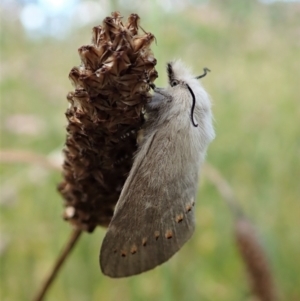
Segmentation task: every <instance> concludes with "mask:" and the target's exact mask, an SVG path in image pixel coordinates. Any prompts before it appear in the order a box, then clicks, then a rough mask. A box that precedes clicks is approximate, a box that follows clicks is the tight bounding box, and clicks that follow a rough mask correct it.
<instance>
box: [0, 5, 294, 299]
mask: <svg viewBox="0 0 300 301" xmlns="http://www.w3.org/2000/svg"><path fill="white" fill-rule="evenodd" d="M39 2H40V3H42V2H43V1H39ZM46 2H47V1H46ZM160 2H162V3H160ZM264 2H265V1H264ZM30 3H31V5H32V3H38V1H37V2H35V1H19V2H18V1H2V4H0V5H1V10H0V18H1V78H0V80H1V112H0V114H1V115H0V116H1V124H0V126H1V149H2V150H21V151H32V152H36V153H40V154H43V155H44V156H46V157H48V158H50V159H51V160H57V159H56V158H57V157H58V156H59V154H60V153H61V150H62V148H63V145H64V140H65V135H66V132H65V125H66V120H65V116H64V112H65V111H66V108H67V101H66V98H65V96H66V94H67V92H68V91H71V90H72V86H71V84H70V82H69V80H68V73H69V71H70V69H71V68H72V67H73V66H75V65H79V63H80V60H79V56H78V53H77V49H78V48H79V46H81V45H84V44H88V43H89V42H90V38H91V28H92V27H93V26H95V25H98V24H100V23H101V22H102V20H103V18H104V17H105V16H108V15H110V13H111V11H114V10H119V11H120V12H121V13H122V15H123V16H124V17H125V18H127V16H128V15H129V14H130V13H132V12H135V13H138V14H139V15H140V17H141V25H142V27H143V28H144V29H145V30H146V31H150V32H152V33H153V34H154V35H155V36H156V39H157V45H155V44H153V46H152V49H153V52H154V54H155V57H156V58H157V60H158V65H157V70H158V73H159V78H158V79H157V81H156V84H157V85H158V86H163V85H165V84H166V74H165V64H166V62H167V61H169V60H170V59H173V58H181V59H182V60H183V61H185V62H186V64H187V65H190V66H192V67H193V70H194V72H195V74H201V73H202V70H203V67H209V68H210V69H211V70H212V72H211V73H209V74H208V76H207V77H205V78H204V79H203V80H202V82H203V84H204V86H205V87H206V89H207V90H208V92H209V93H210V95H211V97H212V99H213V103H214V106H213V111H214V116H215V128H216V134H217V137H216V139H215V141H214V142H213V143H212V144H211V146H210V148H209V151H208V156H207V161H208V162H209V163H211V164H212V165H213V166H215V167H216V168H217V169H218V170H219V171H220V172H221V173H222V174H223V175H224V177H225V178H226V179H227V181H228V182H229V183H230V185H231V186H232V188H233V190H234V192H235V194H236V196H237V198H238V199H239V201H240V205H241V206H242V207H243V209H244V210H245V212H246V214H247V215H248V216H249V217H250V219H251V220H252V221H253V223H254V224H255V226H256V229H258V232H259V234H260V237H261V239H262V243H263V245H264V247H265V250H266V252H267V254H268V256H269V259H270V263H271V266H272V270H273V273H274V277H275V279H276V283H277V285H278V289H279V291H280V296H281V298H280V300H288V301H296V300H300V276H299V275H300V260H299V258H300V102H299V101H300V97H299V95H300V3H299V2H293V3H285V2H277V3H272V4H266V3H262V2H257V1H250V0H249V1H234V0H226V1H222V0H213V1H196V0H194V1H187V2H185V1H171V0H169V1H127V2H126V1H121V0H119V1H117V0H116V1H95V2H93V1H75V0H74V1H71V0H69V1H66V2H65V3H66V7H65V11H64V13H61V14H60V15H55V14H54V13H53V12H52V11H51V10H49V11H48V13H49V12H50V13H49V14H48V15H47V16H46V18H44V19H43V18H42V19H41V18H39V17H38V16H39V15H38V12H39V11H38V10H37V11H36V13H35V14H33V13H32V12H31V15H30V10H29V13H28V4H30ZM49 3H51V1H50V0H49V1H48V4H49ZM53 3H56V2H55V1H54V2H53ZM25 4H26V5H27V11H24V9H25ZM67 4H68V5H69V6H68V5H67ZM75 7H76V9H74V8H75ZM32 8H33V12H34V6H33V5H32V7H31V9H32ZM35 8H38V6H36V7H35ZM87 8H90V9H87ZM91 8H92V9H91ZM43 9H44V8H43ZM45 11H47V9H46V10H45ZM45 11H44V15H45ZM67 11H68V13H67ZM71 11H72V14H71V13H70V12H71ZM74 11H75V12H74ZM40 12H41V11H40ZM26 14H27V15H26ZM28 16H29V17H30V16H32V20H38V22H40V23H39V24H40V27H38V26H37V25H36V24H35V25H32V24H31V25H30V22H29V21H30V18H29V21H28ZM44 17H45V16H44ZM26 18H27V19H26ZM26 22H27V23H26ZM43 22H44V23H43ZM26 24H27V25H26ZM28 24H29V25H28ZM24 26H27V28H28V26H29V29H30V28H31V30H26V29H25V27H24ZM30 26H31V27H30ZM1 159H2V163H1V165H0V166H1V187H0V189H1V202H0V208H1V232H0V259H1V266H0V275H1V282H0V283H1V284H0V286H1V292H0V294H1V295H0V298H1V300H3V301H6V300H29V299H30V298H32V297H33V295H34V294H35V293H36V291H37V289H38V288H39V286H40V285H41V283H42V281H43V279H44V277H45V276H46V274H47V273H48V272H49V270H50V268H51V266H52V264H53V262H54V260H55V258H56V256H57V255H58V253H59V251H60V250H61V248H62V246H63V245H64V243H65V242H66V240H67V237H68V235H69V233H70V231H71V229H70V226H69V224H68V223H66V222H64V221H63V220H62V218H61V214H62V211H63V207H62V199H61V197H60V195H58V193H57V192H56V185H57V183H58V182H59V181H60V180H61V176H60V172H59V171H57V170H51V169H49V168H48V169H47V168H42V167H41V166H37V165H35V164H27V163H12V162H10V163H9V162H3V161H5V160H6V159H5V158H4V157H3V158H1ZM104 234H105V229H102V228H98V229H96V231H95V232H94V233H93V234H84V235H83V237H82V238H81V240H80V242H79V244H78V245H77V246H76V248H75V250H74V252H73V253H72V255H71V257H70V258H69V260H68V261H67V263H66V265H65V266H64V268H63V270H62V272H61V273H60V274H59V277H58V278H57V279H56V281H55V283H54V285H53V286H52V288H51V290H50V292H49V294H48V297H47V300H72V301H77V300H78V301H82V300H108V301H111V300H124V301H126V300H132V301H137V300H143V301H144V300H167V301H168V300H191V301H192V300H204V301H205V300H207V301H208V300H213V301H223V300H224V301H241V300H249V301H250V300H251V301H253V300H256V299H255V298H253V296H251V295H250V293H249V287H248V284H247V278H246V274H245V270H244V267H243V263H242V261H241V259H240V257H239V255H238V252H237V249H236V246H235V244H234V238H233V235H232V216H231V215H230V212H229V211H228V208H227V207H226V205H225V203H224V201H223V200H222V198H221V197H220V196H219V194H218V192H217V191H216V189H215V187H214V186H213V185H212V184H211V183H210V182H209V181H207V180H206V179H205V175H204V176H203V177H202V181H201V189H200V190H199V198H198V203H197V229H196V232H195V234H194V236H193V238H192V239H191V240H190V241H189V242H188V244H187V245H186V246H185V247H184V248H183V249H182V250H181V251H180V252H179V253H178V254H176V255H175V256H174V257H173V258H172V259H171V260H170V261H169V262H168V263H166V264H164V265H163V266H161V267H158V268H156V269H154V270H152V271H150V272H147V273H144V274H142V275H139V276H136V277H132V278H128V279H121V280H112V279H109V278H107V277H104V276H103V275H102V274H101V272H100V269H99V264H98V254H99V248H100V244H101V241H102V238H103V236H104Z"/></svg>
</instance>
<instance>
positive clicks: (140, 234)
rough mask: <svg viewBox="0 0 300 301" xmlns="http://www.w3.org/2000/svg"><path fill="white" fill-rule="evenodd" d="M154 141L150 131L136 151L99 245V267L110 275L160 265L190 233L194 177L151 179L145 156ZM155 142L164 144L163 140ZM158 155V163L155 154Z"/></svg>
mask: <svg viewBox="0 0 300 301" xmlns="http://www.w3.org/2000/svg"><path fill="white" fill-rule="evenodd" d="M155 139H157V138H156V135H155V134H154V135H153V136H152V138H151V139H147V142H146V143H147V144H148V145H145V147H143V148H142V149H141V150H140V152H139V153H138V155H137V157H136V159H135V161H134V164H133V167H132V170H131V172H130V174H129V177H128V178H127V180H126V182H125V185H124V188H123V190H122V193H121V196H120V199H119V201H118V204H117V206H116V210H115V214H114V216H113V218H112V221H111V223H110V225H109V227H108V231H107V233H106V235H105V238H104V240H103V243H102V247H101V252H100V266H101V269H102V272H103V273H104V274H105V275H108V276H110V277H113V278H118V277H127V276H131V275H135V274H139V273H142V272H145V271H147V270H150V269H152V268H154V267H156V266H157V265H160V264H162V263H163V262H165V261H167V260H168V259H169V258H170V257H171V256H173V255H174V254H175V253H176V252H177V251H178V250H179V249H180V248H181V247H182V246H183V245H184V244H185V242H186V241H187V240H188V239H189V238H190V237H191V236H192V234H193V232H194V204H195V201H194V199H195V193H196V187H195V186H196V184H195V179H194V178H193V177H191V176H189V177H187V176H186V177H184V175H182V174H175V175H173V176H172V179H169V180H164V181H163V184H164V185H161V184H162V183H157V181H153V177H154V176H153V174H152V173H150V172H149V166H148V165H147V164H149V160H146V159H145V157H146V156H148V155H151V153H152V155H153V152H155V151H156V149H155V148H154V147H153V144H155V145H156V146H157V143H158V141H157V143H153V142H154V140H155ZM164 141H166V140H165V139H164ZM159 143H160V144H158V145H160V146H162V143H164V142H163V141H159ZM162 147H163V146H162ZM166 147H167V146H166ZM156 158H158V162H159V161H160V160H159V156H158V157H156ZM161 159H162V160H163V158H161ZM158 162H156V163H155V165H156V166H157V168H159V170H156V172H160V178H163V177H164V176H165V177H166V178H167V177H169V176H170V175H168V174H165V175H164V173H166V171H165V170H164V165H163V164H159V163H158ZM150 163H151V164H153V162H150ZM156 172H155V173H154V174H157V173H156ZM183 187H184V188H183Z"/></svg>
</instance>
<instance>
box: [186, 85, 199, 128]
mask: <svg viewBox="0 0 300 301" xmlns="http://www.w3.org/2000/svg"><path fill="white" fill-rule="evenodd" d="M186 86H187V87H188V89H189V91H190V93H191V95H192V97H193V105H192V109H191V119H192V123H193V126H194V127H197V126H198V123H195V121H194V110H195V105H196V98H195V94H194V92H193V90H192V89H191V88H190V86H189V85H188V84H186Z"/></svg>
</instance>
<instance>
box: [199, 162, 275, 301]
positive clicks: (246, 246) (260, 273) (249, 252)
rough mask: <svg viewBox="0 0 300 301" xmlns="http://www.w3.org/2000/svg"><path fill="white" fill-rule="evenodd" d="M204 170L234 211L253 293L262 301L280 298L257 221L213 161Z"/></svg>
mask: <svg viewBox="0 0 300 301" xmlns="http://www.w3.org/2000/svg"><path fill="white" fill-rule="evenodd" d="M204 174H205V176H206V178H207V179H208V180H209V181H210V182H211V183H212V184H213V185H214V186H215V187H216V188H217V190H218V192H219V193H220V195H221V196H222V199H223V200H224V201H225V202H226V204H227V205H228V207H229V209H230V211H231V213H232V216H233V218H234V236H235V241H236V245H237V248H238V250H239V253H240V256H241V258H242V260H243V262H244V264H245V267H246V269H247V272H248V276H249V282H250V287H251V289H252V292H253V294H254V295H256V296H257V297H258V298H259V300H260V301H274V300H277V294H276V287H275V284H274V280H273V275H272V272H271V270H270V266H269V262H268V259H267V256H266V254H265V251H264V250H263V247H262V245H261V243H260V241H259V238H258V235H257V233H256V231H255V229H254V227H253V225H252V224H251V222H250V221H249V220H248V219H247V217H246V216H245V214H244V213H243V210H242V209H241V208H240V206H239V205H238V204H239V202H238V201H237V199H236V197H235V195H234V192H233V190H232V188H231V187H230V185H229V183H228V182H227V181H226V179H225V178H224V177H223V176H222V175H221V173H220V172H219V171H218V170H217V169H215V168H214V167H213V166H212V165H210V164H205V166H204Z"/></svg>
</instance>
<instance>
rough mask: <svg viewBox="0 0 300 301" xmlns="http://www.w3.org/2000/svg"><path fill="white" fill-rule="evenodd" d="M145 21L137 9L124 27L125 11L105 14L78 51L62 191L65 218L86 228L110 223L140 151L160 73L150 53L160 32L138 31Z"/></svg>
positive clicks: (68, 118) (71, 94) (72, 77)
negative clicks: (89, 40) (145, 111)
mask: <svg viewBox="0 0 300 301" xmlns="http://www.w3.org/2000/svg"><path fill="white" fill-rule="evenodd" d="M139 20H140V18H139V16H138V15H136V14H131V15H130V17H129V18H128V22H127V23H126V24H125V25H123V23H122V17H121V15H120V13H118V12H114V13H112V15H111V17H107V18H105V19H104V21H103V23H102V25H101V26H96V27H94V28H93V32H92V44H91V45H85V46H82V47H80V48H79V49H78V53H79V56H80V59H81V65H80V66H79V67H74V68H73V69H72V70H71V72H70V74H69V78H70V80H71V82H72V84H73V86H74V88H75V90H74V91H73V92H70V93H69V94H68V96H67V100H68V102H69V108H68V109H67V112H66V117H67V120H68V125H67V138H66V145H65V149H64V154H65V161H64V165H63V181H62V182H61V183H60V185H59V187H58V189H59V191H60V193H61V194H62V196H63V198H64V205H65V208H66V210H65V214H64V218H65V219H66V220H68V221H70V222H71V223H72V224H74V225H75V226H77V227H78V228H80V229H82V230H86V231H90V232H91V231H93V230H94V228H95V227H96V226H97V225H102V226H106V225H108V224H109V222H110V219H111V217H112V215H113V210H114V206H115V204H116V202H117V200H118V198H119V194H120V191H121V189H120V187H122V186H123V184H124V182H125V179H126V176H127V174H128V173H129V170H130V168H131V165H132V157H133V154H134V152H135V151H136V149H137V143H136V135H137V132H138V130H139V129H140V127H141V125H142V124H143V122H144V117H143V113H142V112H143V107H144V105H145V104H146V102H147V101H148V100H149V98H150V94H149V90H150V86H149V84H150V83H152V82H154V80H155V79H156V78H157V72H156V70H155V65H156V59H155V58H154V56H153V54H152V52H151V50H150V45H151V43H152V41H153V40H154V36H153V35H152V34H151V33H145V34H143V35H139V33H138V30H139ZM127 133H130V135H127ZM124 135H125V137H126V139H121V138H120V137H121V136H122V137H123V136H124ZM68 208H73V209H68ZM71 211H72V212H71ZM73 213H74V214H73Z"/></svg>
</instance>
